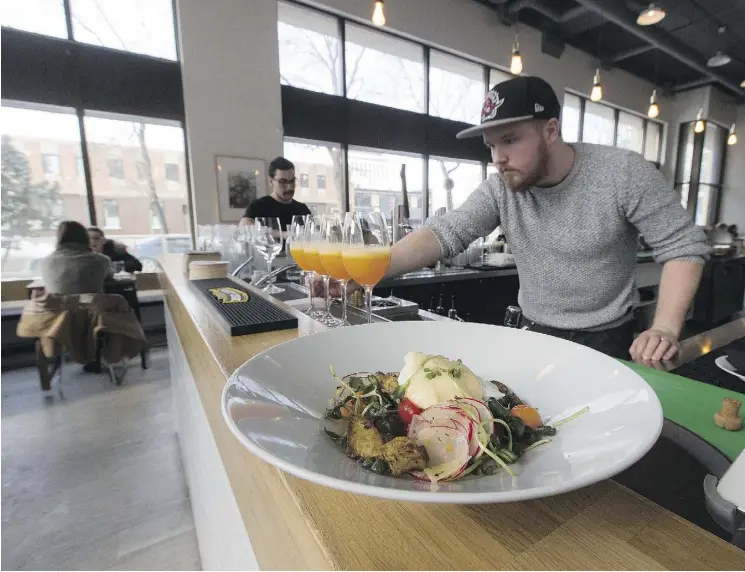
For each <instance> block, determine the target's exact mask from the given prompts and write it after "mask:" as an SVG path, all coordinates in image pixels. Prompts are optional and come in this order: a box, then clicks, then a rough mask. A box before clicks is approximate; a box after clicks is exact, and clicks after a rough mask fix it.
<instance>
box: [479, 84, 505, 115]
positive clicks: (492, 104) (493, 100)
mask: <svg viewBox="0 0 745 572" xmlns="http://www.w3.org/2000/svg"><path fill="white" fill-rule="evenodd" d="M503 103H504V97H503V98H501V99H500V98H499V93H497V92H496V91H489V92H488V93H487V94H486V99H485V100H484V107H482V108H481V123H483V122H484V121H489V120H490V119H494V118H495V117H496V116H497V109H499V108H500V107H501V106H502V104H503Z"/></svg>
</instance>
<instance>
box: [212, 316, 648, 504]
mask: <svg viewBox="0 0 745 572" xmlns="http://www.w3.org/2000/svg"><path fill="white" fill-rule="evenodd" d="M409 351H420V352H426V353H431V354H441V355H444V356H446V357H449V358H451V359H457V358H460V359H462V360H463V363H464V364H465V365H467V366H468V367H469V368H471V369H472V370H473V371H474V373H476V375H478V376H480V377H481V378H482V379H483V380H492V379H496V380H499V381H502V382H504V383H506V384H507V385H508V386H509V387H510V388H511V389H512V390H513V391H515V392H516V393H517V394H518V395H519V396H520V397H521V398H522V399H523V400H525V401H526V402H527V403H530V404H531V405H534V406H535V407H537V408H538V409H539V411H540V413H541V415H542V417H543V419H544V421H546V422H549V423H550V422H551V421H552V420H558V419H561V418H563V417H566V416H568V415H570V414H571V413H573V412H575V411H578V410H580V409H582V408H583V407H585V406H589V408H590V409H589V412H587V413H585V414H583V415H581V416H580V417H578V418H576V419H574V420H572V421H570V422H568V423H567V424H565V425H562V426H561V427H559V428H558V433H557V435H556V437H554V438H553V441H552V443H550V444H548V445H543V446H541V447H538V448H536V449H534V450H531V451H529V452H527V453H526V454H525V455H524V456H523V457H522V458H521V459H520V461H519V462H518V463H517V464H515V465H513V468H514V469H515V470H516V472H518V473H519V474H518V475H517V476H515V477H511V476H510V475H508V474H507V473H505V472H501V473H499V474H497V475H494V476H489V477H483V476H482V477H478V476H473V477H472V476H469V477H466V478H464V479H463V480H461V481H455V482H452V483H443V484H439V485H432V484H430V483H425V482H420V481H415V480H413V479H412V478H410V477H402V478H394V477H389V476H382V475H376V474H374V473H371V472H369V471H366V470H365V469H363V468H362V467H361V466H360V465H359V464H357V463H356V462H355V461H353V460H351V459H349V458H347V457H346V456H345V454H344V451H343V450H342V448H341V447H339V446H337V445H336V444H335V443H333V442H332V441H331V440H330V439H329V438H328V437H327V436H326V435H325V434H324V433H323V430H322V428H323V422H322V417H323V414H324V411H325V409H326V407H327V406H328V404H329V399H330V398H331V397H332V395H333V393H334V391H335V389H336V386H337V383H336V381H335V380H334V378H333V377H332V376H331V374H330V373H329V366H330V365H332V364H333V366H334V368H335V370H336V372H337V374H338V375H345V374H347V373H351V372H356V371H398V370H400V369H401V367H403V358H404V355H405V354H406V353H407V352H409ZM222 408H223V416H224V418H225V421H226V423H227V424H228V426H229V427H230V429H231V430H232V431H233V433H234V434H235V435H236V437H238V439H239V440H240V441H241V443H243V444H244V445H245V447H246V448H247V449H248V450H249V451H251V452H252V453H253V454H255V455H257V456H258V457H260V458H261V459H263V460H265V461H267V462H269V463H271V464H273V465H275V466H276V467H278V468H280V469H282V470H284V471H287V472H288V473H291V474H293V475H295V476H297V477H300V478H303V479H308V480H310V481H313V482H314V483H318V484H321V485H325V486H328V487H332V488H335V489H340V490H343V491H348V492H352V493H358V494H365V495H371V496H376V497H381V498H388V499H395V500H407V501H418V502H439V503H463V504H473V503H494V502H511V501H518V500H523V499H531V498H540V497H545V496H550V495H555V494H558V493H562V492H566V491H570V490H573V489H577V488H580V487H584V486H587V485H589V484H592V483H595V482H598V481H601V480H604V479H607V478H609V477H612V476H613V475H615V474H617V473H619V472H620V471H623V470H624V469H625V468H627V467H629V466H630V465H632V464H633V463H635V462H636V461H637V460H638V459H639V458H640V457H642V456H643V455H644V454H645V453H646V452H647V451H648V450H649V449H650V448H651V447H652V445H653V444H654V443H655V441H657V438H658V437H659V434H660V431H661V429H662V408H661V406H660V402H659V400H658V399H657V396H656V395H655V393H654V391H652V388H650V387H649V385H647V383H646V382H645V381H644V380H643V379H642V378H641V377H639V376H638V375H637V374H636V373H634V372H633V371H632V370H631V369H629V368H627V367H626V366H624V365H623V364H621V363H620V362H618V361H616V360H614V359H612V358H609V357H607V356H605V355H604V354H601V353H599V352H596V351H594V350H591V349H588V348H586V347H584V346H580V345H577V344H574V343H572V342H567V341H564V340H560V339H557V338H553V337H550V336H546V335H543V334H537V333H534V332H528V331H524V330H515V329H509V328H501V327H497V326H488V325H484V324H472V323H459V322H398V323H383V324H372V325H365V326H355V327H347V328H338V329H334V330H328V331H325V332H322V333H319V334H315V335H311V336H306V337H301V338H297V339H294V340H291V341H289V342H286V343H283V344H280V345H278V346H275V347H273V348H271V349H269V350H267V351H265V352H263V353H261V354H259V355H257V356H256V357H254V358H253V359H250V360H249V361H247V362H246V363H245V364H243V365H242V366H241V367H239V368H238V369H237V370H236V372H235V373H234V374H233V376H232V377H231V378H230V380H229V381H228V383H227V385H226V386H225V390H224V392H223V398H222Z"/></svg>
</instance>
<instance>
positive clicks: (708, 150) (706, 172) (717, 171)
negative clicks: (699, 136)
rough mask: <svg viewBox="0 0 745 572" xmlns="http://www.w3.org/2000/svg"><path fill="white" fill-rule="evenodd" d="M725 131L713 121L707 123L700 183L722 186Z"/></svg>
mask: <svg viewBox="0 0 745 572" xmlns="http://www.w3.org/2000/svg"><path fill="white" fill-rule="evenodd" d="M725 137H726V135H725V130H724V129H722V128H721V127H719V126H718V125H714V124H713V123H712V122H711V121H707V122H706V133H704V152H703V155H702V156H701V176H700V178H699V181H701V182H702V183H711V184H712V185H719V184H721V182H722V181H721V170H722V154H723V153H724V143H725Z"/></svg>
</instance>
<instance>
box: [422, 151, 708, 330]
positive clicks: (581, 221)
mask: <svg viewBox="0 0 745 572" xmlns="http://www.w3.org/2000/svg"><path fill="white" fill-rule="evenodd" d="M573 147H574V148H575V150H576V154H575V161H574V165H573V167H572V170H571V171H570V173H569V175H568V176H567V177H566V179H565V180H564V181H562V182H561V183H559V184H558V185H556V186H554V187H549V188H537V187H534V188H531V189H529V190H528V191H525V192H513V191H510V190H509V189H508V188H507V187H506V186H505V183H504V181H503V180H502V179H501V177H500V176H499V175H492V176H491V177H489V178H488V179H487V180H486V181H484V182H483V183H481V185H479V187H478V188H477V189H476V191H474V192H473V194H471V196H470V197H469V198H468V199H467V200H466V202H465V203H463V205H462V206H461V207H460V208H459V209H457V210H455V211H452V212H450V213H447V214H446V215H444V216H441V217H432V218H430V219H429V220H428V221H427V224H426V226H427V227H429V228H430V229H431V230H432V231H433V232H434V233H435V235H436V236H437V238H438V240H439V241H440V245H441V247H442V254H443V257H448V256H452V255H454V254H457V253H459V252H462V251H463V250H465V249H466V248H467V247H468V245H469V244H470V243H471V242H473V241H474V240H475V239H477V238H478V237H481V236H486V235H488V234H489V233H491V232H492V231H493V230H494V229H495V228H496V227H497V226H498V225H500V224H501V226H502V229H503V230H504V233H505V236H506V238H507V242H508V244H509V245H510V248H511V250H512V253H513V254H514V256H515V262H516V264H517V269H518V273H519V276H520V293H519V295H518V303H519V304H520V306H521V307H522V309H523V313H524V315H525V316H526V317H527V318H529V319H531V320H535V321H536V322H540V323H542V324H545V325H548V326H553V327H555V328H562V329H599V328H602V327H611V326H613V325H616V324H618V323H620V322H621V321H623V319H624V316H626V315H627V314H628V311H629V309H630V308H632V307H633V306H634V305H635V304H636V303H637V302H638V292H637V289H636V285H635V269H636V245H637V235H638V234H639V233H641V234H642V235H643V236H644V239H645V241H646V242H647V243H648V244H649V245H650V246H651V247H652V248H653V249H654V258H655V260H656V261H657V262H666V261H668V260H673V259H677V260H693V261H697V262H701V263H703V262H704V261H705V259H706V257H707V256H708V254H709V247H708V245H707V243H706V237H705V235H704V233H703V231H702V230H701V229H699V228H698V227H696V226H695V225H694V224H693V223H692V222H691V220H690V217H689V216H688V214H687V213H686V211H685V210H684V209H683V207H682V206H681V205H680V198H679V196H678V194H677V193H675V192H674V191H673V190H671V189H670V187H669V185H668V184H667V182H666V181H665V179H664V177H663V176H662V174H661V173H660V172H659V171H658V170H657V169H655V167H654V166H653V165H651V164H650V163H648V162H647V161H646V160H645V159H644V158H643V157H641V155H639V154H637V153H634V152H631V151H626V150H623V149H616V148H614V147H606V146H603V145H590V144H586V143H582V144H575V145H573Z"/></svg>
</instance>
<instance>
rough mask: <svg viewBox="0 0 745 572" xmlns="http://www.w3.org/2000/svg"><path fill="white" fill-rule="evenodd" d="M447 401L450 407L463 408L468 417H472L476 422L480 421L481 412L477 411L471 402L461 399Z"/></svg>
mask: <svg viewBox="0 0 745 572" xmlns="http://www.w3.org/2000/svg"><path fill="white" fill-rule="evenodd" d="M447 403H448V405H450V406H451V407H456V408H459V409H461V410H463V412H464V413H465V414H466V415H467V416H468V417H470V418H471V419H473V420H474V421H475V422H476V423H481V421H482V419H481V414H480V413H479V410H478V409H476V407H475V406H474V405H472V404H471V403H467V402H465V401H463V400H461V399H458V400H454V401H448V402H447Z"/></svg>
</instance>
